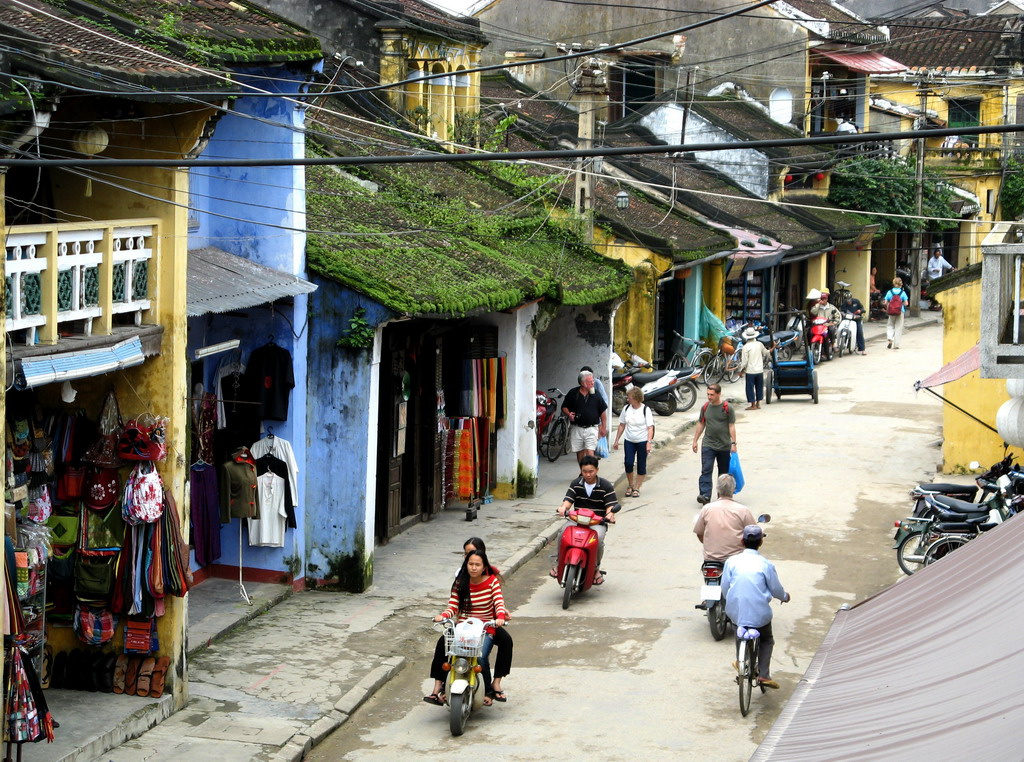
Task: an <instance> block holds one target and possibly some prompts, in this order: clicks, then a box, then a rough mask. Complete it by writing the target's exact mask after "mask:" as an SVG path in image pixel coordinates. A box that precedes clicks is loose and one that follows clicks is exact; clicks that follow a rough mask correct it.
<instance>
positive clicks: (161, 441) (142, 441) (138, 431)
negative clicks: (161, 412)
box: [117, 418, 167, 460]
mask: <svg viewBox="0 0 1024 762" xmlns="http://www.w3.org/2000/svg"><path fill="white" fill-rule="evenodd" d="M117 454H118V455H119V456H120V457H122V458H123V459H125V460H163V459H164V458H166V457H167V419H166V418H156V419H154V423H153V424H152V425H150V426H147V425H144V424H143V423H142V421H141V419H136V418H133V419H132V420H130V421H128V423H126V424H125V426H124V429H123V430H122V432H121V436H120V437H119V438H118V440H117Z"/></svg>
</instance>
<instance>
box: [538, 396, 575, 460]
mask: <svg viewBox="0 0 1024 762" xmlns="http://www.w3.org/2000/svg"><path fill="white" fill-rule="evenodd" d="M548 394H549V395H551V397H552V398H553V399H554V400H555V401H556V404H558V413H557V414H556V415H555V417H554V418H552V419H551V422H550V423H549V424H548V427H547V429H546V430H545V431H544V432H543V433H542V434H541V439H540V454H541V455H543V456H544V457H545V458H547V459H548V460H549V461H551V462H552V463H554V462H555V461H556V460H558V458H559V457H560V456H562V455H564V454H565V453H567V452H569V417H568V416H567V415H566V414H565V412H564V411H563V410H562V405H561V404H560V403H558V401H559V400H561V399H562V397H564V396H565V394H564V392H562V390H561V389H557V388H551V389H548Z"/></svg>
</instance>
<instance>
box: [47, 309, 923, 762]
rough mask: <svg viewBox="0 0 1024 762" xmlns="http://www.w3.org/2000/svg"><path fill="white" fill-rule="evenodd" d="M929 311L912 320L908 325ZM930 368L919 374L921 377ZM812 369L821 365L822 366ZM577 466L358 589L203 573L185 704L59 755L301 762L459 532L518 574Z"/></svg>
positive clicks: (428, 611)
mask: <svg viewBox="0 0 1024 762" xmlns="http://www.w3.org/2000/svg"><path fill="white" fill-rule="evenodd" d="M939 317H940V315H939V314H938V313H924V314H923V315H922V317H921V318H908V319H907V324H906V328H905V330H908V331H913V329H914V328H916V327H920V326H923V325H928V324H932V323H934V322H936V321H937V320H938V319H939ZM865 338H866V340H867V342H868V351H878V350H879V349H884V346H883V345H882V343H881V342H884V340H885V323H884V322H875V323H868V324H865ZM833 362H839V361H833ZM841 362H856V360H855V359H854V360H847V359H845V358H844V359H843V360H841ZM933 370H936V369H933V368H927V369H922V371H923V372H922V376H923V375H927V373H930V372H932V371H933ZM821 372H822V373H826V374H827V372H828V364H826V365H825V366H824V367H823V368H822V370H821ZM701 391H702V392H703V389H702V390H701ZM725 393H726V394H725V396H726V397H727V398H728V399H731V400H733V401H736V402H739V401H741V400H742V398H743V386H742V383H737V384H732V385H727V386H726V389H725ZM699 404H701V400H700V398H698V405H699ZM697 409H698V407H697V406H695V407H694V408H693V409H691V411H688V412H687V413H681V414H677V415H675V416H672V417H670V418H659V419H658V426H657V435H656V447H660V446H663V445H665V444H666V443H667V442H669V441H671V440H672V439H673V438H674V437H676V436H678V435H679V434H680V433H681V432H683V431H684V430H685V429H687V428H689V426H691V425H692V423H693V421H694V419H695V417H696V415H695V413H696V410H697ZM653 457H654V458H657V453H655V454H654V456H653ZM576 473H577V471H576V468H575V460H574V459H573V458H572V456H563V457H562V458H561V459H559V460H558V461H557V462H556V463H553V464H551V463H547V462H546V461H544V462H543V463H542V464H541V475H540V478H539V480H538V494H537V496H535V497H533V498H530V499H522V500H511V501H494V502H492V503H490V504H487V505H485V506H483V507H482V509H481V511H480V518H479V519H478V520H477V521H474V522H466V521H465V511H464V510H450V511H444V512H442V513H441V514H440V515H439V516H438V517H436V518H435V519H434V520H432V521H430V522H427V523H424V524H420V525H417V526H415V527H412V528H410V529H409V530H407V531H406V532H404V533H402V534H401V535H399V536H398V537H396V538H395V539H394V540H392V541H391V542H390V543H388V544H387V545H383V546H380V547H378V548H377V550H376V553H375V558H374V585H373V587H372V588H371V589H370V590H369V591H367V592H366V593H362V594H348V593H333V592H319V591H307V592H302V593H297V594H295V595H280V589H279V588H277V586H266V588H269V589H262V588H261V587H260V586H249V585H247V586H246V587H247V589H249V592H250V593H254V592H255V593H256V597H258V598H261V601H262V603H258V604H257V606H255V607H254V608H255V609H257V610H258V609H260V608H261V606H262V607H266V606H272V607H270V608H268V610H266V612H265V613H262V614H260V615H259V616H255V617H254V618H251V620H250V621H244V620H245V619H246V618H248V617H249V616H250V614H253V613H257V612H246V611H245V609H246V607H245V606H244V605H242V604H240V603H238V602H237V600H236V599H237V582H235V583H229V582H227V581H224V580H217V581H214V580H209V581H208V582H207V583H204V585H206V584H209V583H211V582H216V583H217V585H218V586H217V587H216V588H214V587H211V588H210V590H211V593H207V595H208V596H211V594H212V597H213V598H219V601H218V602H217V603H216V605H208V604H204V603H201V602H200V600H199V597H200V596H199V595H198V589H197V593H194V594H193V595H194V596H195V598H196V602H195V604H194V605H195V607H196V610H195V611H193V612H191V614H192V616H190V631H189V636H190V642H191V643H192V645H193V646H196V648H195V649H194V650H193V651H192V652H191V654H190V664H189V677H190V681H189V693H190V700H189V702H188V704H187V705H186V706H185V707H184V708H183V709H182V710H181V711H179V712H177V713H175V714H173V715H171V716H170V717H169V718H168V719H166V720H164V721H163V722H162V723H160V724H158V725H156V727H153V728H152V729H150V730H148V731H146V732H144V733H142V734H141V735H140V736H139V737H137V738H135V739H134V740H130V741H127V742H125V743H123V744H121V745H120V746H118V747H116V748H114V749H112V750H110V751H107V752H105V753H102V754H100V755H98V756H92V755H87V756H78V757H74V756H69V757H66V759H72V758H78V759H95V760H111V761H113V762H122V761H123V762H129V760H130V761H131V762H136V761H137V760H143V759H145V760H163V759H166V760H172V759H173V760H180V759H189V760H190V762H204V761H205V760H210V761H211V762H212V761H214V760H216V762H234V761H235V760H267V761H268V762H269V761H270V760H298V759H301V758H302V757H303V756H304V754H305V753H306V752H308V750H309V749H310V748H311V747H312V746H313V745H314V744H317V743H319V742H320V741H321V740H322V739H323V738H324V737H325V736H326V735H327V734H329V733H330V732H331V731H332V730H334V729H335V728H337V727H338V726H340V725H341V724H342V723H344V722H345V721H346V720H348V718H349V717H350V716H351V715H352V713H353V712H354V711H356V709H358V707H359V706H360V705H361V704H362V703H363V702H365V701H366V700H367V699H368V698H369V697H370V696H372V695H373V693H374V692H375V691H376V690H377V689H378V688H380V686H382V685H383V684H384V683H386V682H387V681H388V680H389V679H391V677H393V676H394V675H395V674H396V673H397V672H398V671H399V670H400V669H401V668H402V666H403V664H404V663H405V654H407V653H413V652H424V651H426V650H429V649H430V648H431V644H432V643H433V641H434V638H435V635H434V633H433V631H432V630H431V629H430V628H429V618H430V617H432V616H433V615H434V614H436V613H437V612H438V611H439V610H440V609H441V608H442V607H443V605H444V603H445V601H446V600H447V590H448V586H449V585H450V582H451V579H452V576H453V574H454V572H455V571H456V569H457V568H458V565H459V563H460V561H461V555H462V551H461V548H462V543H463V541H464V540H466V539H467V538H468V537H470V536H474V535H478V536H481V537H483V538H484V539H485V540H486V542H487V546H488V551H489V552H488V555H489V556H490V558H491V560H492V561H493V562H494V563H495V564H496V565H497V566H498V567H499V568H500V569H501V570H502V572H503V574H505V575H511V574H514V573H515V571H516V570H517V569H518V568H519V567H520V566H521V565H522V564H523V563H525V562H526V561H527V560H529V559H530V558H532V557H533V556H534V555H536V554H537V553H539V552H541V551H542V549H543V548H544V547H545V546H546V545H547V544H548V542H549V541H550V540H551V539H552V538H554V537H555V536H556V534H557V532H558V529H559V527H560V525H561V521H560V520H555V519H554V515H553V513H554V508H555V507H556V506H557V505H558V504H559V502H560V500H561V497H562V495H563V494H564V490H565V486H566V485H567V484H568V482H569V481H570V480H571V479H572V478H573V477H574V476H575V475H576ZM603 475H604V476H606V477H608V478H618V479H619V488H620V489H621V484H622V482H623V481H624V480H623V479H622V478H621V470H620V466H619V465H618V463H617V461H616V460H615V458H614V457H613V458H612V459H611V460H610V461H609V464H608V465H607V466H606V467H605V469H604V473H603ZM275 588H277V589H276V590H275ZM190 597H191V596H190ZM272 604H276V605H272ZM190 605H192V604H190ZM229 611H234V612H235V613H234V614H231V613H229ZM239 612H240V613H239ZM220 620H223V621H220ZM240 621H241V624H239V622H240ZM419 699H420V697H419V696H410V697H409V700H410V701H412V702H416V701H419Z"/></svg>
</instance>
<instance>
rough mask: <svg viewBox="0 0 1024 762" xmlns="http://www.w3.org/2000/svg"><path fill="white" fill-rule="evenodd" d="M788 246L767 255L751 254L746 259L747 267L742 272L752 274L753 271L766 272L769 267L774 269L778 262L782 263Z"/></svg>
mask: <svg viewBox="0 0 1024 762" xmlns="http://www.w3.org/2000/svg"><path fill="white" fill-rule="evenodd" d="M789 248H790V247H789V246H787V247H785V248H784V249H780V250H779V251H775V252H771V253H768V254H752V255H750V256H749V257H747V265H746V267H744V268H743V272H747V273H749V272H753V271H754V270H767V269H768V268H769V267H775V265H777V264H778V263H779V262H781V261H782V257H783V256H785V254H786V251H788V250H789Z"/></svg>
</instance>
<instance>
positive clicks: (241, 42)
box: [65, 0, 323, 65]
mask: <svg viewBox="0 0 1024 762" xmlns="http://www.w3.org/2000/svg"><path fill="white" fill-rule="evenodd" d="M65 2H66V4H67V7H68V9H69V10H72V11H73V10H75V9H76V8H77V7H78V6H81V7H80V9H79V10H80V11H81V12H82V13H84V14H87V15H89V16H90V17H93V16H95V17H96V18H97V20H99V21H107V20H108V19H109V20H111V21H113V22H114V23H117V22H118V21H119V20H127V21H129V22H131V23H133V24H136V25H137V26H138V27H139V29H138V30H137V35H136V36H138V37H143V38H144V37H145V36H146V35H147V34H148V35H159V36H162V37H163V38H165V39H169V40H173V41H176V42H178V43H182V44H184V45H185V46H186V48H187V50H188V55H189V57H190V58H192V59H194V60H196V61H204V62H209V63H218V64H232V65H237V64H262V63H283V62H287V61H314V60H317V59H319V58H321V57H322V55H323V54H322V53H321V50H320V41H319V40H318V39H317V38H316V37H315V36H314V35H313V34H312V33H310V32H307V31H305V30H304V29H301V28H299V27H297V26H295V25H294V24H292V23H290V22H288V21H286V20H284V19H283V18H281V17H279V16H276V15H274V14H273V13H271V12H269V11H266V10H263V9H262V8H259V7H257V5H256V4H253V3H250V2H246V0H89V2H88V3H86V2H83V0H65Z"/></svg>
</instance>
